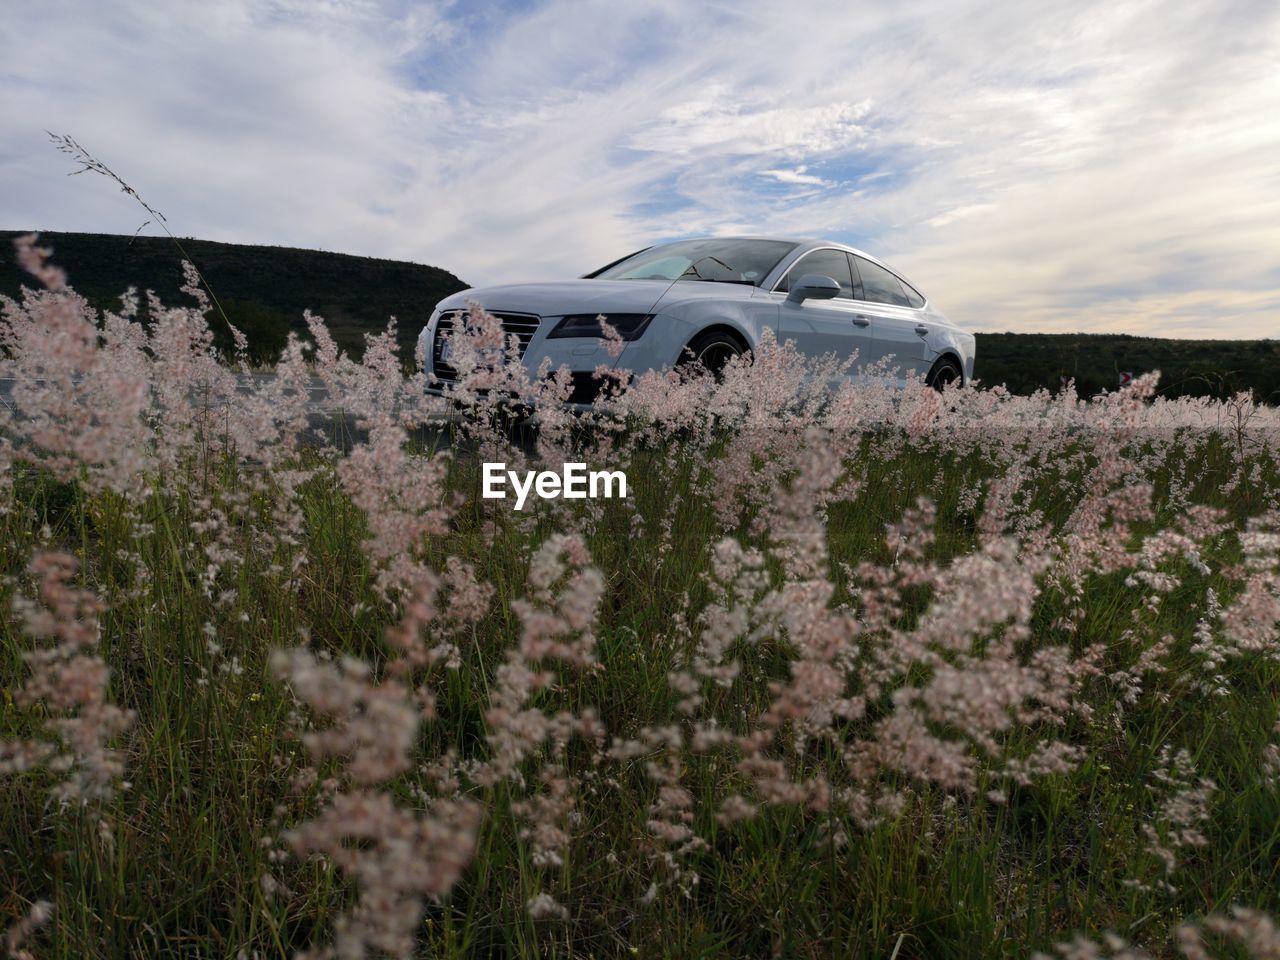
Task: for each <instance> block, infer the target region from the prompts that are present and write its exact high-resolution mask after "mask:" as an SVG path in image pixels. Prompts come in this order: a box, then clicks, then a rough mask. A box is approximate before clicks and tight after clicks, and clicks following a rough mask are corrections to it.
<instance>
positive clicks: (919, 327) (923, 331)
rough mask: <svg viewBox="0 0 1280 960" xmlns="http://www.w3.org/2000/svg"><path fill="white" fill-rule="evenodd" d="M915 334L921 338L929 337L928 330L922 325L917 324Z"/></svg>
mask: <svg viewBox="0 0 1280 960" xmlns="http://www.w3.org/2000/svg"><path fill="white" fill-rule="evenodd" d="M916 333H918V334H920V336H922V337H927V336H928V335H929V328H928V327H926V326H925V325H924V324H923V323H917V324H916Z"/></svg>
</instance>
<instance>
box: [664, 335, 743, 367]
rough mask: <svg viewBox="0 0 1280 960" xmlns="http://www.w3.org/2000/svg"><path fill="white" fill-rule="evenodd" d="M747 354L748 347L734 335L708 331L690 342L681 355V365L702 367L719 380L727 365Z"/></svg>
mask: <svg viewBox="0 0 1280 960" xmlns="http://www.w3.org/2000/svg"><path fill="white" fill-rule="evenodd" d="M747 352H748V350H747V345H746V344H745V343H743V342H742V341H741V340H740V339H739V338H738V337H735V336H734V335H733V334H731V333H728V332H726V331H724V330H707V331H705V332H704V333H700V334H698V335H697V336H696V337H694V338H693V339H692V340H690V341H689V343H688V344H687V345H686V346H685V348H684V350H683V351H681V353H680V362H679V365H680V366H682V367H692V366H701V367H702V368H703V369H705V370H707V371H708V372H709V373H711V374H712V375H713V376H715V377H716V378H717V379H719V377H720V373H721V371H722V370H724V366H725V364H726V363H728V362H729V361H730V360H733V359H734V358H735V357H740V356H742V355H743V354H744V353H747Z"/></svg>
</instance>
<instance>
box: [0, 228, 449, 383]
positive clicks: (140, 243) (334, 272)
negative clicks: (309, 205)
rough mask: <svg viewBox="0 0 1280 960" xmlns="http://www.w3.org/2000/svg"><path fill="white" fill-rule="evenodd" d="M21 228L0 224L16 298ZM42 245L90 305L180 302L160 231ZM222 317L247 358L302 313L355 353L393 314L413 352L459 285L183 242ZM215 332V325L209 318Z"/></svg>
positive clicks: (335, 258) (324, 259)
mask: <svg viewBox="0 0 1280 960" xmlns="http://www.w3.org/2000/svg"><path fill="white" fill-rule="evenodd" d="M19 235H20V231H12V230H9V231H0V293H4V294H7V295H9V296H15V295H16V294H17V293H18V289H19V286H20V285H22V284H27V285H30V284H31V283H33V281H32V279H31V277H30V276H29V275H27V274H26V273H24V272H23V271H22V269H21V268H20V267H19V266H18V265H17V263H16V262H15V260H14V256H13V238H14V237H16V236H19ZM40 242H41V244H42V245H43V246H49V247H52V248H53V251H54V262H55V263H57V264H58V265H59V266H61V267H62V268H64V269H65V270H66V271H67V274H68V276H69V277H70V279H71V282H72V283H73V284H74V286H75V289H76V291H77V292H78V293H80V294H81V295H82V296H84V297H86V298H87V299H88V300H89V301H90V303H92V304H93V305H94V306H96V307H98V308H106V309H112V310H118V309H119V307H120V299H119V298H120V293H121V291H122V290H124V289H125V288H126V287H129V286H134V287H136V288H137V289H138V291H139V293H141V292H142V291H145V290H154V291H155V292H156V294H157V295H158V296H159V297H160V299H161V300H162V301H163V302H165V303H174V304H177V303H183V302H186V298H185V297H184V296H183V295H182V294H180V293H179V288H180V287H181V286H182V283H183V279H182V262H181V260H182V257H181V254H179V252H178V249H177V247H176V246H175V245H174V242H173V241H172V240H170V239H169V238H167V237H138V238H137V239H133V238H130V237H127V236H117V235H114V234H101V233H43V234H41V237H40ZM182 245H183V247H184V248H185V249H186V251H187V253H188V254H190V256H191V258H192V260H193V262H194V263H195V265H196V267H197V269H199V270H200V272H201V273H202V274H204V276H205V279H206V280H207V281H208V282H209V286H210V287H211V288H212V289H213V293H214V295H215V296H216V297H217V298H218V301H219V302H220V303H221V304H222V307H223V309H224V310H225V311H226V314H227V318H228V319H229V320H230V321H231V322H232V323H234V324H236V325H237V326H238V327H240V329H241V330H242V331H243V332H244V333H245V334H246V336H248V338H249V343H250V348H251V351H252V353H253V355H254V359H255V360H259V361H265V360H267V359H269V358H272V357H274V356H275V355H276V354H277V353H278V351H279V348H280V347H281V346H283V344H284V339H285V337H286V336H287V335H288V332H289V330H290V329H293V330H296V331H299V332H304V331H305V330H306V326H305V324H304V322H303V319H302V312H303V311H304V310H307V309H310V310H312V311H313V312H315V313H318V314H320V315H321V316H322V317H324V319H325V321H326V323H327V325H328V327H329V331H330V333H332V335H333V338H334V340H335V341H337V343H338V345H339V346H341V347H343V348H344V349H347V350H350V351H352V352H354V353H356V354H357V355H358V354H359V353H361V352H362V349H363V343H364V341H363V335H364V334H365V333H370V332H378V331H381V330H382V329H384V328H385V327H386V324H387V320H388V318H389V317H392V316H394V317H396V319H397V321H398V328H397V329H398V339H399V342H400V347H401V351H402V353H403V355H404V356H405V357H406V359H407V358H410V357H411V356H412V351H413V344H414V342H415V340H416V338H417V335H418V331H419V330H421V329H422V326H423V324H425V323H426V322H427V318H428V317H429V316H430V315H431V311H432V309H434V307H435V305H436V304H437V303H438V302H439V301H440V300H442V299H443V298H444V297H447V296H449V294H451V293H457V292H458V291H459V290H464V289H466V286H467V285H466V284H465V283H463V282H462V281H461V280H459V279H458V278H457V277H455V276H454V275H453V274H452V273H449V272H448V271H447V270H441V269H440V268H439V267H428V266H423V265H422V264H417V263H405V262H402V261H399V260H378V259H375V258H373V257H355V256H350V255H347V254H342V253H326V252H324V251H320V250H297V249H294V248H291V247H266V246H256V245H248V244H239V243H215V242H213V241H210V240H183V241H182ZM210 321H211V325H212V326H213V329H214V330H215V331H216V332H223V331H224V330H225V327H224V325H223V324H222V323H221V321H220V320H219V319H218V316H217V312H216V311H214V312H213V314H211V316H210Z"/></svg>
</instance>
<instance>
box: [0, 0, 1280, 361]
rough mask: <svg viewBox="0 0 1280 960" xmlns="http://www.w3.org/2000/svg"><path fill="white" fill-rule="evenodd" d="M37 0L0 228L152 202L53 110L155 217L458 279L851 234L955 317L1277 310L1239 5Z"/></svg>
mask: <svg viewBox="0 0 1280 960" xmlns="http://www.w3.org/2000/svg"><path fill="white" fill-rule="evenodd" d="M41 17H42V22H43V23H45V24H49V25H51V27H50V28H49V29H43V30H31V29H29V28H27V27H24V26H22V25H21V24H19V23H16V22H15V19H16V18H7V19H5V20H3V21H0V46H2V47H3V49H4V50H5V51H6V56H5V62H4V63H3V65H0V226H5V227H27V226H33V227H42V228H45V229H69V230H102V231H113V232H122V233H128V232H132V231H133V230H134V229H135V228H136V226H137V225H138V223H140V222H141V220H142V219H144V217H143V215H141V214H140V212H139V211H137V210H136V208H134V207H132V206H131V205H130V202H129V200H128V198H127V197H125V196H123V195H121V194H119V193H116V192H113V191H112V190H111V189H110V187H109V185H108V184H106V183H105V182H102V181H98V182H94V181H93V180H91V179H90V178H89V177H78V178H74V179H71V180H68V179H66V177H65V176H64V174H65V173H66V172H68V169H69V166H68V164H66V163H65V162H64V158H62V157H60V156H59V155H57V154H56V153H54V152H53V150H52V149H51V148H50V147H49V146H48V145H47V144H46V143H45V141H44V133H43V130H44V128H46V127H47V128H49V129H53V130H55V131H58V132H63V131H65V132H69V133H72V134H74V135H76V136H77V137H78V138H79V139H80V140H81V141H82V142H83V143H84V144H85V145H86V146H87V147H88V148H90V149H91V150H93V151H95V152H96V153H98V154H100V155H101V157H102V158H103V159H104V160H106V161H107V162H108V163H110V164H112V165H113V166H114V167H115V168H116V169H117V170H118V172H119V173H121V174H122V175H123V176H125V178H126V179H128V180H130V181H131V182H132V183H133V184H134V185H135V186H136V187H137V188H138V189H139V191H140V192H141V193H142V194H143V195H144V196H146V197H147V198H148V200H149V201H150V202H151V203H152V204H154V205H155V206H156V207H158V208H159V209H160V210H162V211H164V212H165V213H166V214H167V215H168V216H169V218H170V222H171V224H172V225H173V227H174V229H175V230H176V231H177V232H179V233H181V234H184V235H194V236H203V237H209V238H212V239H223V240H235V241H243V242H265V243H282V244H289V245H296V246H311V247H320V248H324V249H334V250H345V251H350V252H358V253H366V254H372V255H381V256H396V257H405V258H409V259H414V260H418V261H420V262H428V263H434V264H438V265H440V266H444V267H446V268H449V269H452V270H454V271H455V272H457V273H458V274H459V275H460V276H462V277H464V278H465V279H467V280H469V281H471V282H476V283H486V282H496V281H500V280H508V279H527V278H539V277H553V276H564V275H573V274H576V273H579V272H582V271H583V270H586V269H588V268H590V267H592V266H595V265H598V264H599V263H602V262H605V261H606V260H609V259H612V258H613V257H616V256H619V255H621V254H623V253H626V252H628V251H629V250H632V249H635V248H636V247H638V246H641V245H642V244H644V243H646V242H650V241H652V240H654V239H659V238H662V237H665V236H674V235H685V234H694V233H725V232H730V231H741V232H750V233H767V232H779V233H787V234H802V235H826V236H831V237H834V238H837V239H849V240H854V241H856V242H858V243H859V244H860V245H863V246H866V247H867V248H868V249H871V250H872V251H873V252H875V253H877V254H882V255H884V256H885V257H886V258H887V259H889V261H890V262H891V263H894V264H895V265H900V266H901V267H902V268H903V269H905V270H906V271H907V272H908V273H909V274H910V275H911V276H912V278H913V279H915V280H917V281H919V283H920V285H921V286H922V287H923V288H924V289H925V290H927V291H928V292H929V294H930V296H931V297H933V299H934V300H935V301H937V302H939V303H940V304H941V305H942V306H943V307H944V308H945V309H947V310H948V312H950V313H951V314H953V315H954V316H955V317H956V318H957V319H959V320H961V321H962V322H965V323H967V324H970V325H972V326H974V327H981V328H987V329H1094V330H1102V329H1125V330H1131V331H1135V332H1146V333H1171V334H1174V335H1180V336H1192V335H1197V336H1199V335H1212V336H1257V335H1265V334H1271V335H1274V334H1275V332H1276V330H1277V329H1280V315H1278V314H1277V307H1276V301H1277V297H1278V296H1280V294H1278V287H1280V277H1278V276H1277V268H1276V261H1275V254H1274V251H1275V250H1276V249H1277V248H1280V235H1278V234H1277V233H1276V229H1275V227H1274V224H1276V223H1278V222H1280V163H1278V162H1277V160H1276V157H1278V156H1280V120H1278V119H1277V118H1280V29H1278V28H1280V10H1278V9H1277V8H1276V7H1275V6H1274V4H1270V3H1267V2H1262V0H1257V2H1255V0H1225V2H1223V0H1189V2H1187V3H1183V4H1178V5H1176V6H1170V5H1168V4H1163V3H1159V2H1155V0H1141V2H1136V3H1129V4H1124V5H1116V4H1108V3H1102V2H1097V3H1092V4H1088V5H1070V6H1068V5H1062V4H1057V3H1050V2H1048V0H1044V2H1031V3H1026V2H1016V0H1004V2H1000V3H996V4H980V3H977V2H976V0H974V2H965V3H955V2H952V0H924V2H911V3H907V4H902V3H897V2H895V3H892V4H891V3H888V2H881V3H874V4H869V5H857V6H854V7H851V6H849V5H848V4H843V3H840V4H837V3H829V2H824V0H810V2H807V3H801V4H800V7H799V8H797V9H795V10H794V11H793V13H792V14H791V15H789V16H787V17H777V16H776V15H775V14H774V12H773V8H772V7H771V6H770V5H766V4H764V3H763V0H746V2H744V3H742V4H737V5H734V7H732V8H724V7H716V8H707V9H704V10H691V9H690V8H689V7H688V5H687V4H682V3H677V2H676V0H648V2H640V3H636V4H631V5H627V6H625V7H623V6H620V5H617V4H610V3H605V2H602V0H598V2H596V0H550V2H548V3H545V4H542V5H540V6H538V7H536V8H533V9H530V10H505V11H504V10H503V8H500V7H473V6H467V5H462V4H456V5H451V4H449V3H444V2H442V3H413V2H409V0H390V2H379V0H326V2H323V3H310V2H308V3H301V2H299V0H273V2H271V3H269V4H261V3H255V2H251V0H225V2H222V3H216V4H208V3H204V4H197V3H195V2H194V0H182V2H175V3H165V4H155V3H152V2H144V0H122V2H119V3H112V4H95V5H90V4H86V3H75V2H72V0H61V2H59V0H53V2H50V3H47V4H44V5H42V11H41ZM762 23H767V24H768V29H761V26H760V25H761V24H762ZM815 169H816V170H820V171H821V175H820V176H819V175H818V174H816V173H814V172H812V171H813V170H815ZM779 184H783V185H786V186H789V187H792V188H794V189H791V190H786V191H780V190H778V188H777V187H778V185H779Z"/></svg>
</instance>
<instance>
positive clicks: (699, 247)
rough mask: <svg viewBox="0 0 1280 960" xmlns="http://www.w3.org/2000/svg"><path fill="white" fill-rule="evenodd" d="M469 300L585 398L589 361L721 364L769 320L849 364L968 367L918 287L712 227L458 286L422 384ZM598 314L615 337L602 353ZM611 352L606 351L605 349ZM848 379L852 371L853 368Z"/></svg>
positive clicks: (930, 369) (956, 372)
mask: <svg viewBox="0 0 1280 960" xmlns="http://www.w3.org/2000/svg"><path fill="white" fill-rule="evenodd" d="M471 302H478V303H479V304H480V305H481V306H483V307H484V309H485V310H486V311H487V312H489V313H491V314H493V315H494V316H496V317H497V318H498V319H499V320H500V321H501V323H502V326H503V329H504V330H505V331H506V332H507V333H509V334H514V335H515V337H517V338H518V340H519V350H520V359H521V362H522V364H523V366H524V367H525V369H527V370H537V369H539V367H540V366H541V364H542V363H543V361H544V360H550V369H552V370H555V369H558V368H559V367H561V366H562V365H563V366H567V367H568V368H569V370H570V371H572V375H573V393H572V395H571V396H570V402H571V403H573V404H575V405H588V404H590V403H592V402H593V401H594V400H595V398H596V395H597V393H598V391H599V389H600V385H599V380H598V379H597V378H596V377H595V375H594V374H595V370H596V368H597V367H599V366H600V365H602V364H603V365H605V366H607V367H610V368H615V369H619V370H629V371H631V372H633V373H634V374H640V373H643V372H644V371H646V370H665V369H669V368H671V367H673V366H675V365H677V364H680V363H701V364H702V365H704V366H706V367H707V368H709V369H710V370H712V371H716V370H718V369H719V368H720V367H721V366H723V365H724V363H725V362H726V361H728V360H729V359H730V358H732V357H735V356H738V355H739V354H742V353H744V352H747V351H750V350H752V349H754V348H755V347H756V345H757V344H759V343H760V340H761V337H762V336H763V335H764V332H765V331H766V330H771V331H773V333H774V335H775V336H776V338H777V339H778V341H779V342H784V341H787V340H791V341H794V342H795V345H796V347H797V349H798V350H799V351H800V352H801V353H804V354H807V355H811V356H821V355H827V354H833V353H834V354H835V355H836V356H837V357H840V358H846V357H848V356H850V355H851V354H852V353H853V352H854V351H855V350H856V351H857V366H858V367H862V366H865V365H870V364H876V363H877V362H879V361H884V363H883V365H882V369H888V370H890V371H896V373H892V374H891V375H896V376H897V378H898V379H899V380H900V381H902V382H905V380H906V378H907V376H908V375H911V374H914V375H918V376H921V377H924V378H925V379H926V381H927V382H928V383H930V384H931V385H933V386H936V387H938V388H941V387H942V386H944V385H946V384H949V383H961V384H962V383H967V382H968V381H969V380H970V379H971V378H972V376H973V362H974V338H973V335H972V334H969V333H966V332H964V331H963V330H961V329H960V328H959V327H957V326H956V325H955V324H954V323H952V322H951V321H950V320H948V319H947V318H946V317H945V316H944V315H943V314H942V313H941V312H940V311H939V310H938V309H937V308H935V307H934V306H933V304H931V303H930V302H929V299H928V298H927V297H926V296H925V295H924V294H923V293H921V292H920V290H919V288H918V287H917V286H916V285H915V284H913V283H910V282H909V281H907V280H906V279H905V278H904V277H903V276H902V274H900V273H898V272H897V271H895V270H893V269H891V268H889V267H888V266H886V265H885V264H884V263H882V262H881V261H879V260H877V259H876V258H875V257H872V256H871V255H869V254H866V253H863V252H862V251H860V250H856V249H854V248H852V247H847V246H844V245H843V244H839V243H831V242H829V241H825V240H782V239H775V238H761V237H714V238H706V239H699V240H681V241H678V242H675V243H666V244H661V245H658V246H654V247H648V248H646V249H644V250H641V251H639V252H637V253H633V254H631V255H630V256H627V257H624V258H622V259H621V260H617V261H614V262H613V263H610V264H607V265H606V266H603V267H601V268H599V269H598V270H595V271H593V272H591V273H588V274H586V275H585V276H583V277H580V278H578V279H576V280H563V281H555V282H544V283H521V284H510V285H505V286H496V287H482V288H478V289H474V290H464V291H463V292H461V293H457V294H454V295H453V296H450V297H448V298H446V299H444V300H442V301H440V304H439V305H438V306H437V307H436V309H435V311H434V312H433V313H432V314H431V319H430V320H429V321H428V322H427V325H426V327H425V328H424V329H423V330H422V333H421V334H420V337H419V345H418V347H419V356H420V357H421V358H422V360H423V363H424V366H425V369H426V373H427V374H428V377H429V380H430V382H431V383H432V384H433V391H434V390H440V389H443V388H444V387H445V386H446V385H448V384H449V383H450V382H452V381H453V380H455V379H456V377H457V372H456V371H455V370H454V368H453V367H452V366H450V364H449V357H450V343H449V341H450V331H451V330H454V329H455V328H456V327H457V326H458V325H459V324H460V323H462V322H463V321H464V320H465V317H466V313H467V305H468V303H471ZM601 316H604V317H605V318H606V319H607V321H608V323H609V324H610V325H612V327H613V328H614V329H615V330H616V331H617V332H618V334H619V335H620V336H621V337H622V339H623V341H624V346H623V349H622V351H621V353H620V354H618V356H617V357H616V358H615V357H613V356H610V353H609V351H607V350H606V349H605V344H604V339H603V337H604V331H603V330H602V328H601V325H600V320H599V318H600V317H601ZM614 352H615V353H616V352H617V351H616V348H615V350H614ZM854 375H856V374H854Z"/></svg>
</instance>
